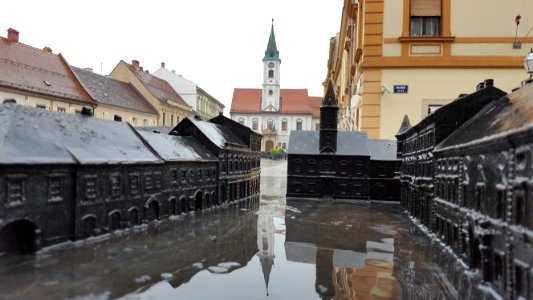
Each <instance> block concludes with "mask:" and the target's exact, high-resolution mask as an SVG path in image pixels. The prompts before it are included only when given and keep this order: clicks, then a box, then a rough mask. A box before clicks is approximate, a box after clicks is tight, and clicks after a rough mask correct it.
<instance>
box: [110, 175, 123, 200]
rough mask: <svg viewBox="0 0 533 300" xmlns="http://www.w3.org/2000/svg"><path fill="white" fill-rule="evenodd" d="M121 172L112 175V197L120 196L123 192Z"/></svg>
mask: <svg viewBox="0 0 533 300" xmlns="http://www.w3.org/2000/svg"><path fill="white" fill-rule="evenodd" d="M120 179H121V178H120V175H119V174H113V175H112V176H111V197H118V196H120V195H121V194H122V185H121V180H120Z"/></svg>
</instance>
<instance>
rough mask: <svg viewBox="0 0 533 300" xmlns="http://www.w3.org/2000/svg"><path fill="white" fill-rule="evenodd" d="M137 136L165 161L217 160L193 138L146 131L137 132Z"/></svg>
mask: <svg viewBox="0 0 533 300" xmlns="http://www.w3.org/2000/svg"><path fill="white" fill-rule="evenodd" d="M139 134H140V135H141V136H142V138H143V139H144V140H145V141H147V142H148V144H150V146H151V147H152V149H154V151H156V152H157V154H158V155H159V156H160V157H162V158H163V159H164V160H166V161H183V160H186V161H200V160H201V161H206V160H208V161H209V160H211V161H214V160H217V157H216V156H215V155H214V154H213V153H211V152H209V150H207V149H206V148H205V146H203V145H200V144H199V143H198V142H197V141H196V140H195V139H194V138H193V137H190V136H175V135H168V134H161V133H153V132H148V131H139Z"/></svg>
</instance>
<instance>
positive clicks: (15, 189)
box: [7, 176, 26, 207]
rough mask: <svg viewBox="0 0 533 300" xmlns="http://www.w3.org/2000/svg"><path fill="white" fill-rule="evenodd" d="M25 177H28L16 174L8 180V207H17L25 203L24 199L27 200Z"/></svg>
mask: <svg viewBox="0 0 533 300" xmlns="http://www.w3.org/2000/svg"><path fill="white" fill-rule="evenodd" d="M25 179H26V177H25V176H14V177H9V178H8V181H7V206H8V207H16V206H19V205H22V204H24V201H25V200H26V197H25V193H24V191H25V189H24V186H25V184H24V181H25Z"/></svg>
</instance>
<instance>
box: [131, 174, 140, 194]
mask: <svg viewBox="0 0 533 300" xmlns="http://www.w3.org/2000/svg"><path fill="white" fill-rule="evenodd" d="M130 193H131V194H138V193H139V174H137V173H134V174H130Z"/></svg>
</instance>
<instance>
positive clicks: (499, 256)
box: [494, 253, 505, 281]
mask: <svg viewBox="0 0 533 300" xmlns="http://www.w3.org/2000/svg"><path fill="white" fill-rule="evenodd" d="M504 264H505V255H504V254H503V253H494V280H495V281H500V280H502V279H503V274H504V272H505V266H504Z"/></svg>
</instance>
